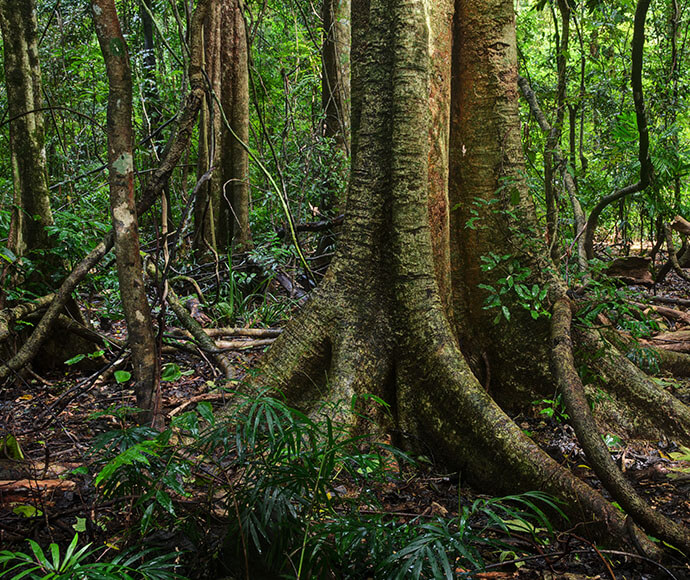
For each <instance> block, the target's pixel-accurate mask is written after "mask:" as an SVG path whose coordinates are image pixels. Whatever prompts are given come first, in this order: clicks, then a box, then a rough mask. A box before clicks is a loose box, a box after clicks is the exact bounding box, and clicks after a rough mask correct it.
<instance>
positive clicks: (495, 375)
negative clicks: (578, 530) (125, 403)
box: [259, 0, 690, 549]
mask: <svg viewBox="0 0 690 580" xmlns="http://www.w3.org/2000/svg"><path fill="white" fill-rule="evenodd" d="M432 10H433V11H434V12H433V13H434V14H437V15H438V14H450V13H451V12H452V10H453V5H452V3H451V2H450V1H448V2H433V7H432V2H431V1H430V0H356V1H355V2H354V3H353V14H355V13H357V14H358V15H359V16H358V19H357V25H358V27H364V30H362V29H361V28H360V29H358V30H353V42H354V43H355V44H354V45H353V55H357V58H358V59H360V58H361V61H359V62H358V61H353V71H355V72H354V78H353V87H357V88H356V89H355V90H357V91H361V93H360V94H359V95H354V94H353V103H354V104H355V105H356V107H355V108H354V109H353V111H354V113H355V114H354V115H353V126H355V127H357V128H358V131H357V133H356V134H355V136H354V137H355V138H354V140H353V142H354V143H355V147H354V151H353V154H354V165H353V168H352V174H351V185H350V193H349V197H348V205H347V215H346V220H345V226H344V231H343V234H342V237H341V240H340V244H339V246H338V250H337V254H336V256H335V258H334V261H333V264H332V265H331V269H330V270H329V272H328V274H327V275H326V277H325V279H324V281H323V283H322V285H321V286H320V287H319V288H318V289H317V290H316V291H315V292H314V295H313V297H312V299H311V300H310V301H309V303H308V304H307V305H306V306H305V308H304V309H303V311H302V312H301V313H300V315H299V316H298V317H297V319H296V320H294V321H293V323H292V324H291V325H290V326H288V328H286V329H285V331H284V333H283V334H282V335H281V337H280V339H278V341H277V342H276V343H275V344H274V345H273V347H272V348H271V350H270V351H269V353H268V355H267V357H266V359H265V361H264V363H263V375H262V377H263V378H260V379H259V381H260V382H262V381H263V382H265V384H267V385H270V386H274V387H277V388H280V389H282V390H283V391H284V392H285V393H286V394H287V396H288V397H290V398H291V399H292V400H293V401H296V402H298V403H301V404H304V405H308V404H309V402H310V401H313V400H316V399H318V398H322V397H323V396H324V392H326V393H327V396H328V397H331V398H332V399H334V400H336V401H337V400H343V399H346V400H349V399H350V398H351V397H353V396H356V395H361V394H365V393H373V394H375V395H377V396H378V397H380V398H382V399H383V400H385V401H386V402H387V403H388V404H389V405H390V410H391V414H390V415H389V416H388V418H386V417H385V416H383V415H384V414H383V413H381V415H382V416H380V417H379V420H380V424H381V425H382V426H384V427H388V428H390V429H391V430H392V432H393V433H395V434H396V435H397V436H398V439H399V440H400V441H401V442H403V443H406V444H407V445H410V446H415V447H418V448H419V447H421V450H422V451H423V452H426V453H432V454H433V456H434V458H435V459H437V460H440V461H443V462H445V463H447V464H449V465H451V466H454V467H455V468H457V469H460V470H461V472H462V477H463V478H466V479H467V480H469V481H470V482H472V483H474V484H476V485H480V486H482V488H484V489H487V488H488V489H492V490H494V491H504V492H505V491H510V492H515V491H516V490H525V489H535V488H539V489H543V490H545V491H548V492H550V493H553V494H555V495H556V496H558V497H560V498H562V499H563V500H565V502H566V503H565V505H566V509H567V511H568V512H569V513H570V515H571V517H572V518H573V519H575V520H577V521H581V522H587V524H588V527H589V529H590V531H591V532H592V533H598V534H601V535H605V536H608V537H609V538H615V539H616V541H618V542H625V541H626V540H625V539H626V538H627V537H628V529H629V528H627V527H626V523H625V519H624V517H623V516H622V515H621V514H620V512H619V511H618V510H617V509H616V508H614V507H613V506H612V505H611V504H610V503H609V502H608V501H606V500H605V499H604V498H603V497H602V496H601V495H600V494H599V493H597V492H595V491H594V490H593V489H591V488H590V487H589V486H587V485H586V484H585V483H583V482H582V481H580V480H579V479H578V478H577V477H575V476H574V475H572V474H571V473H570V472H569V471H567V470H566V469H564V468H563V467H562V466H560V465H558V464H557V463H556V462H555V461H553V460H552V459H551V458H550V457H548V456H547V455H546V454H545V453H544V452H543V451H541V450H540V449H539V447H537V445H536V444H535V443H534V442H533V441H532V440H531V439H529V438H528V437H527V436H526V435H525V434H524V433H523V432H522V430H521V429H520V428H519V426H518V425H516V424H515V422H514V421H513V420H512V419H511V418H510V417H509V415H508V414H507V413H506V411H504V409H508V410H509V409H516V408H518V407H519V404H520V402H521V401H523V402H524V401H525V400H526V399H527V400H530V399H531V398H532V397H534V395H535V393H539V392H541V393H542V394H543V393H544V389H546V391H547V392H550V393H552V392H553V389H554V387H555V385H556V383H557V382H558V384H559V385H560V386H561V387H562V388H563V389H566V388H568V389H571V390H573V391H577V388H578V387H581V385H578V384H577V380H575V378H574V377H573V373H574V367H573V365H572V340H579V343H580V344H581V345H583V348H586V349H590V351H594V350H597V351H598V352H599V354H600V356H599V357H598V358H597V359H596V360H595V361H593V362H592V363H591V364H593V365H595V366H596V367H597V369H598V372H600V373H603V374H605V375H606V377H607V378H608V379H609V385H610V388H611V390H612V392H613V394H614V395H615V399H616V401H618V403H619V404H620V408H627V407H626V406H630V407H632V408H634V409H636V413H637V414H635V415H634V416H635V421H628V422H627V423H626V422H625V421H621V425H620V427H621V428H622V429H625V428H627V429H629V430H630V431H633V430H635V429H637V431H638V432H640V431H643V430H645V429H646V431H647V433H650V432H654V433H658V432H659V431H666V432H668V433H672V434H673V436H674V437H677V438H679V439H681V440H683V441H688V440H690V436H689V434H688V433H689V431H688V427H690V410H688V408H687V407H685V406H684V405H683V404H681V403H680V402H679V401H677V400H675V399H674V398H673V397H672V396H670V395H669V394H668V393H666V392H665V391H663V390H662V389H659V388H658V387H657V386H656V385H654V383H652V382H651V381H649V380H646V379H645V377H644V375H642V373H641V372H640V371H639V370H638V369H637V368H636V367H634V365H632V363H630V361H628V360H627V359H626V358H625V357H623V356H622V355H620V354H619V353H618V352H617V351H616V350H615V349H614V348H613V347H612V346H610V345H608V344H607V343H605V342H602V340H603V339H602V338H601V337H598V336H593V335H591V334H588V333H587V332H585V331H583V332H582V333H581V334H580V335H577V336H576V338H575V339H571V337H570V334H569V333H570V325H569V323H570V321H569V320H568V319H567V317H564V316H563V313H564V310H568V309H569V307H570V304H569V299H568V298H567V297H566V294H565V292H564V287H563V284H562V283H561V281H560V280H559V279H558V277H557V276H556V275H555V274H554V273H553V272H552V271H551V270H549V268H548V267H547V265H548V250H547V248H546V245H545V243H544V240H543V239H541V238H540V236H539V235H538V233H537V232H538V230H537V227H536V225H537V224H536V219H535V213H534V207H533V204H532V201H531V198H530V197H529V195H528V192H527V189H526V186H525V182H524V178H523V169H522V150H521V144H520V133H519V121H518V110H517V98H518V88H517V50H516V46H515V21H514V18H515V16H514V9H513V2H512V1H511V0H484V1H483V2H476V1H474V0H456V2H455V19H454V28H453V36H454V43H453V50H452V54H450V53H449V51H448V49H447V46H448V43H447V41H446V39H447V38H448V32H446V34H445V35H444V34H439V32H438V31H439V27H440V26H441V25H440V23H439V20H438V19H434V18H433V17H432ZM441 21H443V20H441ZM446 22H447V23H448V24H449V19H446ZM432 23H433V25H432ZM365 38H366V42H367V44H366V50H362V47H361V45H358V43H359V42H361V41H362V40H364V39H365ZM444 47H446V48H444ZM432 58H433V62H434V63H437V62H438V60H439V59H441V60H443V59H451V58H452V77H453V78H452V91H451V98H450V105H451V115H450V137H449V138H448V141H446V142H445V143H446V149H445V150H450V158H449V164H450V170H449V175H450V179H449V183H448V192H449V193H448V196H447V198H446V197H444V194H443V193H442V192H443V191H444V189H445V186H443V187H438V184H437V183H436V184H435V183H434V182H433V180H431V179H430V177H434V178H436V179H438V175H442V174H443V172H442V171H441V172H437V171H430V169H433V168H434V166H435V165H436V164H437V163H439V162H441V163H442V160H443V156H440V157H439V156H437V155H434V153H433V152H434V151H435V149H436V148H435V147H430V144H429V135H430V119H431V118H432V116H433V117H434V118H435V119H439V118H441V119H442V118H443V113H442V112H439V111H433V109H434V108H435V106H436V101H435V100H434V104H431V105H430V100H429V97H430V95H434V96H436V94H437V91H438V90H439V87H441V86H442V85H443V80H444V79H443V77H442V75H438V74H434V75H432V74H431V70H432V69H434V68H433V66H432ZM440 70H443V67H441V68H440ZM359 75H361V77H359ZM358 77H359V78H358ZM430 109H431V113H432V114H431V115H430ZM443 134H444V133H443V130H441V131H440V133H439V134H437V135H436V137H437V138H439V136H440V135H443ZM433 136H434V134H432V137H433ZM432 142H433V139H432ZM441 143H442V144H443V143H444V141H443V140H442V141H441ZM440 150H441V151H442V150H443V148H440ZM430 159H431V163H430ZM439 160H440V161H439ZM439 192H441V193H439ZM430 193H432V194H433V195H435V196H436V199H435V201H434V202H433V205H434V207H435V206H436V204H445V206H446V208H448V211H449V213H450V219H449V220H448V222H449V224H450V225H449V226H446V225H445V224H444V223H443V222H441V223H440V224H439V223H438V222H434V223H433V224H432V223H431V222H430V215H434V214H433V213H431V214H430V212H429V203H430ZM445 227H448V229H449V230H450V231H449V232H445V233H444V232H439V229H443V228H445ZM446 240H449V242H446ZM447 246H449V249H448V250H446V247H447ZM443 256H446V258H445V259H444V258H443ZM439 273H440V274H439ZM448 280H450V281H451V282H452V284H450V285H449V284H448ZM516 286H517V288H516ZM487 299H488V304H487ZM487 305H488V306H490V307H491V308H490V309H487V308H486V307H487ZM552 308H553V310H554V313H555V315H554V317H553V319H554V324H553V331H552V332H553V336H552V337H551V335H550V334H549V333H550V321H549V315H548V312H547V311H548V310H549V309H552ZM568 312H569V310H568ZM508 319H510V323H509V322H508ZM552 341H553V342H552ZM528 353H529V354H528ZM568 356H570V358H568ZM550 361H552V363H553V367H552V368H553V369H554V370H553V371H552V370H551V367H550ZM575 376H576V375H575ZM569 400H570V399H569ZM652 400H653V401H655V403H654V404H650V401H652ZM363 401H364V399H360V400H359V404H360V408H361V407H363V406H364V403H363ZM645 401H646V402H645ZM499 403H500V404H501V405H502V406H499ZM656 408H658V412H656V410H657V409H656ZM348 409H349V407H348ZM364 410H365V411H366V412H367V413H371V414H375V411H374V410H371V409H364ZM569 412H570V413H571V414H572V415H578V416H588V413H589V407H588V405H584V408H583V406H582V405H580V404H578V403H577V402H576V403H575V404H573V405H571V406H570V407H569ZM343 413H347V411H346V410H344V411H343ZM353 420H356V419H353ZM576 425H578V426H577V427H576V429H577V431H578V436H582V435H583V433H582V431H583V429H582V427H581V426H580V425H581V424H580V423H578V422H576ZM587 429H591V424H590V425H589V427H587ZM596 439H599V440H600V439H601V438H600V437H598V436H596V437H595V438H594V439H593V440H587V439H586V438H584V439H582V440H583V445H584V446H585V448H586V449H587V453H588V456H590V459H591V461H592V464H593V466H594V467H595V469H596V470H597V473H598V474H600V477H601V479H602V480H603V481H605V482H609V481H612V480H615V479H616V476H612V477H608V476H609V475H610V474H611V467H610V465H608V464H606V465H604V463H605V461H604V459H602V458H601V456H600V455H597V453H598V451H597V448H596V445H597V443H596ZM584 441H587V443H586V444H585V443H584ZM595 451H596V452H597V453H595ZM590 452H592V455H590ZM609 459H610V456H609ZM618 473H619V472H618ZM607 485H608V484H607ZM610 489H612V490H614V497H616V499H617V500H618V501H619V502H621V501H624V503H625V504H626V506H632V507H630V511H629V513H630V514H631V515H632V517H633V518H634V519H635V520H636V521H640V522H642V525H644V526H645V527H646V529H649V530H655V531H658V529H659V526H658V525H657V524H658V522H657V523H654V522H652V523H650V520H649V518H647V515H648V512H645V513H644V514H642V515H641V512H644V508H640V509H641V511H636V510H637V509H638V507H639V505H638V504H636V503H635V502H636V501H637V500H631V499H630V497H631V496H629V495H628V491H629V490H625V489H622V488H621V487H620V486H619V485H618V484H617V483H615V482H614V483H612V484H611V486H610ZM619 498H622V500H621V499H619ZM633 504H635V505H634V506H633ZM626 509H627V508H626ZM664 526H665V523H664V524H662V525H661V527H663V528H664V529H663V530H662V533H663V534H664V537H666V538H669V539H671V538H672V543H673V544H674V545H676V546H679V545H680V546H683V548H684V549H685V548H687V547H688V546H689V545H690V543H689V542H688V536H687V532H684V531H683V530H682V529H679V528H678V527H675V528H673V526H671V528H668V527H664ZM638 539H639V540H640V541H641V542H644V543H645V544H646V545H647V547H650V549H653V548H651V545H650V544H649V542H646V538H645V537H644V536H640V538H638Z"/></svg>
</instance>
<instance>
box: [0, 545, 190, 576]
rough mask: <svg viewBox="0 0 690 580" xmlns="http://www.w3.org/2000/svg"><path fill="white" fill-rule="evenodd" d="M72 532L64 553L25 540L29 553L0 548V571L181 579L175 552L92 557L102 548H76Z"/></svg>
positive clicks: (146, 552) (24, 573)
mask: <svg viewBox="0 0 690 580" xmlns="http://www.w3.org/2000/svg"><path fill="white" fill-rule="evenodd" d="M78 542H79V534H75V535H74V537H73V538H72V541H71V542H70V544H69V546H68V547H67V549H66V550H65V552H64V554H62V555H61V554H60V547H59V546H58V545H57V544H50V546H49V547H48V552H47V553H46V552H44V551H43V549H42V548H41V547H40V546H39V545H38V544H37V543H36V542H34V541H33V540H29V546H30V548H31V553H30V554H29V553H25V552H10V551H8V550H3V551H2V552H0V573H1V575H2V577H3V578H6V579H7V580H20V578H25V579H27V580H72V579H76V578H79V579H80V580H81V579H83V580H172V579H182V578H183V577H182V576H180V575H179V574H177V573H176V569H177V568H178V564H176V563H175V562H174V560H175V559H176V558H177V556H178V554H176V553H175V552H173V553H170V554H156V551H155V550H153V549H150V548H149V549H144V550H132V551H128V552H125V553H123V554H119V555H117V556H115V558H113V559H112V560H110V561H109V562H103V561H96V560H97V556H99V555H100V554H101V552H102V550H97V549H90V548H91V544H86V545H84V546H82V547H81V548H79V549H77V546H78Z"/></svg>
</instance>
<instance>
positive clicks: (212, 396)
mask: <svg viewBox="0 0 690 580" xmlns="http://www.w3.org/2000/svg"><path fill="white" fill-rule="evenodd" d="M226 397H227V393H204V394H203V395H195V396H194V397H192V398H190V399H187V400H186V401H185V402H184V403H182V404H181V405H180V406H179V407H175V408H174V409H173V410H172V411H170V412H169V413H168V414H167V416H168V418H169V419H170V418H172V417H174V416H175V415H177V414H178V413H179V412H180V411H184V410H185V409H186V408H187V407H189V405H191V404H193V403H198V402H199V401H222V400H224V399H225V398H226Z"/></svg>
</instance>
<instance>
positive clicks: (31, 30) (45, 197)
mask: <svg viewBox="0 0 690 580" xmlns="http://www.w3.org/2000/svg"><path fill="white" fill-rule="evenodd" d="M0 27H1V28H2V39H3V52H4V62H5V82H6V86H7V107H8V111H7V112H8V116H9V118H10V149H11V158H12V181H13V185H14V204H13V209H12V222H11V225H10V234H9V240H8V247H9V248H10V249H11V250H12V251H13V252H14V253H15V254H16V255H17V256H24V255H27V254H29V253H30V252H31V251H33V250H39V249H47V248H48V245H49V244H48V231H47V230H46V227H47V226H50V225H52V224H53V216H52V213H51V210H50V196H49V192H48V178H47V170H46V153H45V143H44V140H45V137H44V128H43V114H42V112H41V106H42V104H41V101H42V96H41V90H42V89H41V68H40V66H39V61H38V41H37V24H36V6H35V3H34V0H0Z"/></svg>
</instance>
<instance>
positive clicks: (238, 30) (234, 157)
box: [218, 0, 252, 252]
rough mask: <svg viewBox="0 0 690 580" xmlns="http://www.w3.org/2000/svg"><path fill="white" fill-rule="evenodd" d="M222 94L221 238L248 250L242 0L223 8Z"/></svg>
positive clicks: (224, 244)
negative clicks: (223, 122)
mask: <svg viewBox="0 0 690 580" xmlns="http://www.w3.org/2000/svg"><path fill="white" fill-rule="evenodd" d="M221 27H222V34H221V62H222V63H223V66H222V70H221V93H220V99H221V104H222V107H223V112H224V115H225V121H226V122H227V123H228V124H229V125H230V128H231V129H232V131H230V130H229V129H228V128H227V127H224V128H223V131H222V142H221V146H222V151H221V159H220V163H221V191H220V199H219V211H218V214H219V215H218V238H219V241H220V243H221V246H222V248H223V249H224V250H226V251H228V252H229V251H230V248H231V247H234V248H235V249H237V250H238V251H241V252H242V251H245V250H248V249H249V248H251V246H252V237H251V231H250V229H249V203H250V193H251V192H250V188H249V155H248V153H247V150H246V149H245V148H244V146H243V143H249V52H248V47H247V33H246V29H245V22H244V17H243V15H242V9H241V4H240V1H239V0H226V1H225V2H223V4H222V7H221Z"/></svg>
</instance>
